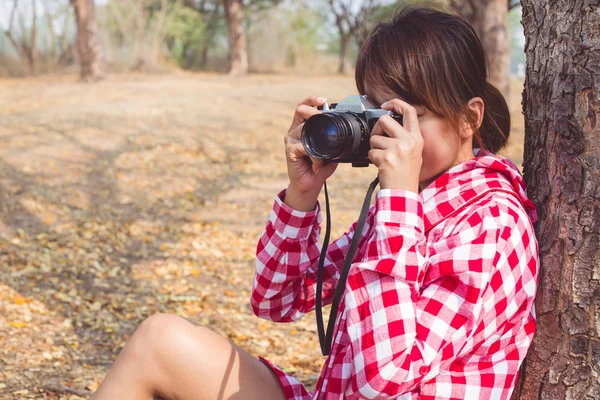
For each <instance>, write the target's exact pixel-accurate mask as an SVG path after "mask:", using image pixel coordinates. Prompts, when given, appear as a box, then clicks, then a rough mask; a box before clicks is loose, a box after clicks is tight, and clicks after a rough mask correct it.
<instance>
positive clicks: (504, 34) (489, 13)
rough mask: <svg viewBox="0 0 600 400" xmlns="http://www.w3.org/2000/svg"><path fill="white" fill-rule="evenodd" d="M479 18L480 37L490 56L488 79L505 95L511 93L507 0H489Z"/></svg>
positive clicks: (486, 52) (488, 56)
mask: <svg viewBox="0 0 600 400" xmlns="http://www.w3.org/2000/svg"><path fill="white" fill-rule="evenodd" d="M483 4H484V6H483V8H482V10H481V11H480V13H481V19H480V20H479V21H480V22H479V26H478V29H479V38H480V39H481V43H482V44H483V48H484V49H485V54H486V55H487V58H488V62H489V64H488V80H489V82H490V83H491V84H492V85H494V86H495V87H496V88H497V89H498V90H500V92H501V93H502V94H503V95H504V97H506V98H508V95H509V93H510V92H509V77H510V38H509V36H508V6H507V4H506V0H488V1H486V2H483Z"/></svg>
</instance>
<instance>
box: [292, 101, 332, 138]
mask: <svg viewBox="0 0 600 400" xmlns="http://www.w3.org/2000/svg"><path fill="white" fill-rule="evenodd" d="M326 102H327V99H326V98H325V97H321V96H311V97H308V98H306V99H304V100H302V101H301V102H300V103H298V107H297V108H296V112H295V113H294V119H293V120H292V125H291V126H290V130H292V129H294V128H295V127H296V126H298V125H300V124H301V123H303V122H304V121H305V120H307V119H308V118H309V117H310V116H312V115H315V114H318V113H320V112H321V111H319V110H317V109H316V108H314V107H316V106H322V105H323V104H325V103H326Z"/></svg>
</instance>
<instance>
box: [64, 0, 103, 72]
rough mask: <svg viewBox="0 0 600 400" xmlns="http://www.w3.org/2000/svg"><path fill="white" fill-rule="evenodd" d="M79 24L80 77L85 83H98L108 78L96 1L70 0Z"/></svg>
mask: <svg viewBox="0 0 600 400" xmlns="http://www.w3.org/2000/svg"><path fill="white" fill-rule="evenodd" d="M70 1H71V4H72V5H73V8H74V9H75V20H76V23H77V51H78V53H79V62H80V64H81V69H80V71H81V72H80V76H81V79H82V80H85V81H96V80H100V79H103V78H104V77H105V76H106V65H105V63H104V56H103V54H102V47H101V45H100V40H99V38H98V25H97V23H96V16H95V12H94V0H70Z"/></svg>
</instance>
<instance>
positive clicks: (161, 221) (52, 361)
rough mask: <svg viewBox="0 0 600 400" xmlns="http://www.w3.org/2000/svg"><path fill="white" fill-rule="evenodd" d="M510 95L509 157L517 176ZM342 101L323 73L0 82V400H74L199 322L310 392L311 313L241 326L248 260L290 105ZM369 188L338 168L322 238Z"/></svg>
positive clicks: (314, 370)
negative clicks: (149, 325) (163, 337)
mask: <svg viewBox="0 0 600 400" xmlns="http://www.w3.org/2000/svg"><path fill="white" fill-rule="evenodd" d="M513 87H514V93H513V97H512V99H511V100H512V104H513V108H514V112H513V118H514V119H515V122H516V123H515V127H516V130H515V133H514V140H513V141H512V142H511V145H510V146H509V148H508V150H509V155H511V156H512V158H513V159H514V160H515V161H516V162H517V163H519V164H520V162H521V153H522V127H523V122H522V117H521V114H520V88H521V83H520V82H515V84H513ZM354 91H355V89H354V85H353V82H352V79H351V78H349V77H332V76H327V77H314V76H312V77H298V76H294V77H292V76H279V75H254V76H250V77H248V78H243V79H242V78H240V79H233V78H229V77H223V76H218V75H206V74H202V75H198V74H196V75H191V74H176V75H168V76H145V75H123V76H113V77H111V79H110V80H108V81H106V82H102V83H99V84H96V85H85V84H80V83H77V82H76V81H75V78H74V77H71V76H68V77H43V78H37V79H28V80H8V81H0V266H1V268H0V343H2V346H1V348H0V349H1V356H0V399H21V398H38V399H59V398H60V399H69V398H70V399H75V398H79V397H78V396H77V395H76V394H75V393H79V394H80V395H81V396H84V394H85V393H86V390H94V389H95V388H96V387H97V386H98V384H99V382H100V381H101V379H102V378H103V376H104V374H105V373H106V371H107V369H108V368H109V366H110V365H111V362H112V361H113V360H114V358H115V357H116V355H117V354H118V352H119V350H120V349H121V348H122V346H123V345H124V343H125V341H126V339H127V338H128V337H129V336H130V335H131V334H132V333H133V331H134V330H135V328H136V326H137V325H139V323H140V322H141V321H143V320H144V319H145V318H147V317H148V316H150V315H152V314H153V313H156V312H170V313H177V314H179V315H182V316H185V317H187V318H190V319H194V320H197V321H199V322H200V323H202V324H204V325H207V326H210V327H212V328H213V329H214V330H216V331H217V332H219V333H221V334H222V335H224V336H226V337H229V338H231V339H232V340H234V341H235V342H236V343H238V344H239V345H241V346H242V347H244V348H245V349H247V350H248V351H249V352H251V353H252V354H254V355H263V356H267V357H268V358H270V359H271V360H272V361H274V362H275V363H277V364H279V365H280V366H282V367H285V368H286V369H287V371H289V372H292V373H295V374H297V376H298V377H299V378H300V379H301V380H302V381H303V382H305V383H306V384H307V385H313V384H314V382H315V379H316V377H317V375H318V371H319V369H320V367H321V365H322V361H323V359H322V357H321V356H320V353H319V351H318V337H317V334H316V328H315V324H314V315H312V314H311V315H309V316H307V317H306V318H304V319H303V320H301V321H298V322H296V323H292V324H283V325H282V324H274V323H270V322H268V321H263V320H259V319H258V318H256V317H255V316H254V315H253V314H252V311H251V309H250V307H249V304H248V297H249V293H250V288H251V284H252V277H253V268H254V266H253V258H254V250H255V245H256V240H257V238H258V236H259V235H260V233H261V231H262V229H263V226H264V222H265V221H266V218H267V216H268V213H269V211H270V208H271V205H272V201H273V197H274V195H275V194H276V193H277V192H278V191H279V190H281V189H282V188H284V187H285V185H286V183H287V179H286V178H287V176H286V172H285V164H284V155H283V134H284V132H285V131H286V129H287V127H288V125H289V122H290V118H291V115H292V113H293V110H294V108H295V105H296V103H297V102H298V101H299V100H301V99H302V98H304V97H307V96H309V95H311V94H320V95H325V96H327V97H328V98H329V99H331V100H332V101H333V100H339V99H341V98H342V97H344V96H345V95H347V94H351V93H354ZM374 176H375V170H374V169H373V167H371V168H366V169H352V168H351V167H349V166H342V167H340V168H339V169H338V172H336V174H335V175H334V177H333V178H332V179H331V183H330V190H331V196H332V212H333V221H334V222H333V233H334V234H341V233H342V232H343V231H344V230H345V228H346V227H347V226H348V225H349V224H350V223H351V222H352V220H353V219H354V218H356V217H357V215H358V211H359V207H360V203H361V202H362V198H363V196H364V191H365V190H366V187H367V185H368V182H369V181H370V180H371V179H372V178H373V177H374ZM326 313H328V311H326Z"/></svg>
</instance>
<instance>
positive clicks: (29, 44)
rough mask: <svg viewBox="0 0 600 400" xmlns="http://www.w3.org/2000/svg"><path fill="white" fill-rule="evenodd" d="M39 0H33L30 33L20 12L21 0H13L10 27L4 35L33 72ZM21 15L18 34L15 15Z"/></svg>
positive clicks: (9, 20)
mask: <svg viewBox="0 0 600 400" xmlns="http://www.w3.org/2000/svg"><path fill="white" fill-rule="evenodd" d="M36 4H37V2H36V0H32V1H31V6H32V7H31V10H32V16H33V20H32V23H31V30H30V33H29V35H27V34H26V32H27V28H26V24H25V21H24V18H23V15H22V14H21V13H18V6H19V0H13V7H12V9H11V12H10V17H9V19H8V28H7V29H6V30H5V31H4V35H5V36H6V37H7V38H8V40H9V41H10V43H11V44H12V45H13V47H14V48H15V50H16V51H17V54H18V55H19V58H20V59H21V61H22V62H23V63H26V64H27V65H28V66H29V70H30V72H31V73H34V72H35V63H36V42H37V6H36ZM17 15H18V16H19V29H18V32H19V33H18V34H14V31H13V29H14V28H13V23H14V20H15V16H17Z"/></svg>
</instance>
